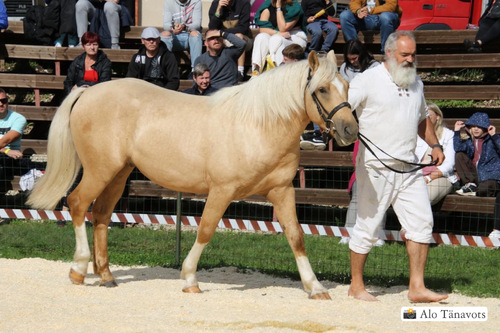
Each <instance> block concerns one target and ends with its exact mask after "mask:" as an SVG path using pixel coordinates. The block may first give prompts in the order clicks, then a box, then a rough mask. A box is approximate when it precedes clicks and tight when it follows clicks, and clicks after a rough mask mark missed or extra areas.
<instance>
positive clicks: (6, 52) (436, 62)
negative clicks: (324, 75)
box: [0, 44, 500, 75]
mask: <svg viewBox="0 0 500 333" xmlns="http://www.w3.org/2000/svg"><path fill="white" fill-rule="evenodd" d="M103 51H104V52H105V53H106V55H107V56H108V58H109V59H110V60H111V62H113V63H128V62H130V59H131V58H132V56H133V55H134V54H135V53H136V52H137V50H136V49H133V50H131V49H128V50H127V49H120V50H112V49H103ZM82 52H83V51H82V49H80V48H69V47H54V46H39V45H20V44H3V45H0V59H8V58H10V59H31V60H52V61H54V63H55V72H54V73H55V74H56V75H60V63H61V62H64V61H67V62H71V61H73V60H74V59H75V58H76V57H77V56H78V55H80V54H81V53H82ZM187 57H189V55H187ZM375 58H377V59H378V60H382V59H383V56H382V55H376V56H375ZM180 59H181V60H182V61H184V60H185V57H182V58H180ZM343 61H344V59H343V55H342V54H337V63H338V64H339V65H340V64H341V63H342V62H343ZM417 61H418V67H419V68H420V69H437V68H498V67H500V53H474V54H470V53H465V54H418V55H417Z"/></svg>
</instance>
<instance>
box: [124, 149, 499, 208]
mask: <svg viewBox="0 0 500 333" xmlns="http://www.w3.org/2000/svg"><path fill="white" fill-rule="evenodd" d="M299 165H300V167H299V173H300V172H303V169H304V168H308V167H350V168H352V167H353V164H352V152H332V151H301V154H300V162H299ZM301 169H302V170H301ZM129 196H132V197H134V196H137V197H161V198H170V199H175V198H177V192H175V191H171V190H169V189H165V188H163V187H161V186H159V185H157V184H155V183H153V182H151V181H149V180H132V181H131V183H130V188H129ZM182 197H183V199H197V200H204V199H206V195H202V194H193V193H182ZM350 199H351V198H350V195H349V193H348V192H347V189H323V188H305V187H296V188H295V200H296V203H297V204H309V205H320V206H331V207H333V206H336V207H342V208H345V207H347V206H348V205H349V202H350ZM241 201H245V202H256V203H264V202H267V201H266V199H265V198H264V197H262V196H260V195H253V196H250V197H247V198H244V199H242V200H241ZM494 204H495V198H480V197H465V196H460V195H457V194H448V195H447V196H446V197H445V198H444V200H443V201H442V202H440V203H438V204H437V205H436V206H435V209H436V210H439V211H449V212H468V213H485V214H493V213H494Z"/></svg>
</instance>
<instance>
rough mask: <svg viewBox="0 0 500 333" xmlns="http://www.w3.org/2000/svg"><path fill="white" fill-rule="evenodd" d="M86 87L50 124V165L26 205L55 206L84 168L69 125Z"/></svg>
mask: <svg viewBox="0 0 500 333" xmlns="http://www.w3.org/2000/svg"><path fill="white" fill-rule="evenodd" d="M84 91H85V88H79V89H76V90H74V91H73V92H71V94H70V95H68V97H66V99H64V101H63V103H62V104H61V106H60V107H59V109H58V110H57V112H56V114H55V115H54V118H53V120H52V123H51V125H50V131H49V138H48V143H47V168H46V169H45V174H44V175H43V177H41V178H40V179H39V181H37V182H36V184H35V186H34V188H33V190H32V191H31V193H30V195H29V198H28V200H27V202H26V203H27V204H28V205H29V206H31V207H33V208H36V209H54V208H55V207H56V205H57V204H58V202H59V200H60V199H61V198H62V197H63V196H65V195H66V193H67V191H68V190H69V188H70V187H71V185H72V184H73V182H74V181H75V179H76V176H77V175H78V172H79V171H80V168H81V162H80V159H79V157H78V154H77V152H76V149H75V146H74V143H73V138H72V136H71V131H70V127H69V125H70V124H69V120H70V115H71V110H72V108H73V106H74V104H75V103H76V102H77V100H78V98H80V96H81V95H82V94H83V92H84Z"/></svg>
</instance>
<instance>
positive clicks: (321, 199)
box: [0, 21, 500, 214]
mask: <svg viewBox="0 0 500 333" xmlns="http://www.w3.org/2000/svg"><path fill="white" fill-rule="evenodd" d="M9 23H10V26H9V28H8V29H7V31H5V32H3V33H2V34H3V36H4V37H5V40H6V41H8V43H7V44H3V45H0V60H10V59H29V60H42V61H49V62H53V66H54V68H53V73H52V74H19V73H0V86H2V87H7V88H18V89H31V90H33V91H35V96H38V97H36V98H35V105H11V106H10V107H11V109H13V110H15V111H17V112H19V113H21V114H23V115H25V116H26V118H27V119H28V120H29V121H46V122H49V121H51V119H52V117H53V115H54V113H55V111H56V108H57V107H56V106H43V105H41V104H42V103H41V101H40V92H41V91H45V90H51V91H59V92H62V90H63V81H64V78H65V76H64V75H63V73H61V68H62V64H63V63H65V62H70V61H72V60H73V59H74V58H75V57H76V56H77V55H79V54H80V53H81V52H82V50H81V49H75V48H65V47H63V48H55V47H52V46H38V45H24V44H19V43H17V42H15V41H16V40H20V39H19V36H22V35H23V30H22V22H20V21H13V22H9ZM142 29H143V27H131V30H130V31H129V32H127V33H126V34H125V36H124V39H123V45H124V46H125V47H131V46H134V47H137V46H138V45H139V40H140V33H141V32H142ZM414 33H415V37H416V39H417V43H418V46H419V54H418V56H417V61H418V66H419V68H420V69H431V70H439V69H455V68H471V69H473V68H479V69H484V68H500V53H482V54H466V53H463V46H462V42H463V40H464V38H468V39H471V38H473V37H474V35H475V33H476V32H475V31H471V30H454V31H415V32H414ZM359 37H360V39H361V40H362V41H363V42H365V43H367V44H368V45H372V46H373V45H375V46H376V45H377V44H380V35H379V34H378V33H373V32H362V33H360V34H359ZM344 43H345V41H344V39H343V35H342V32H340V34H339V37H338V39H337V41H336V42H335V48H336V52H337V62H338V63H339V64H340V63H342V61H343V57H342V55H341V53H340V52H339V51H338V50H339V49H341V47H342V45H343V44H344ZM494 45H496V44H494ZM374 49H376V47H375V48H374ZM435 50H439V51H436V52H434V51H435ZM104 51H105V52H106V54H107V55H108V57H109V58H110V60H111V61H112V62H113V63H123V64H126V63H128V62H129V61H130V59H131V57H132V55H133V54H134V53H135V52H136V48H128V49H127V48H123V49H121V50H110V49H104ZM421 51H423V52H421ZM433 52H434V53H433ZM376 57H377V58H378V59H379V60H381V58H382V55H380V54H376ZM178 59H179V60H180V61H179V63H180V64H181V65H182V64H186V60H185V59H187V58H186V57H185V56H184V57H182V56H181V57H179V58H178ZM113 79H119V77H114V78H113ZM190 86H191V81H188V80H182V81H181V88H180V89H186V88H188V87H190ZM424 89H425V95H426V98H427V99H442V100H446V99H450V100H451V99H457V100H495V99H498V98H499V94H500V85H484V84H444V85H443V84H426V85H425V87H424ZM458 119H462V118H447V119H445V121H446V124H447V126H448V127H450V128H452V126H453V124H454V122H455V121H456V120H458ZM491 120H492V124H493V125H495V126H497V128H500V117H499V118H492V119H491ZM23 148H24V149H26V148H30V149H32V150H33V151H35V152H36V153H38V154H43V153H46V141H45V140H44V139H23ZM299 165H300V167H299V170H298V172H299V178H300V185H299V187H297V188H296V202H297V203H299V204H312V205H323V206H339V207H347V205H348V204H349V201H350V196H349V194H348V193H347V190H345V189H320V188H307V187H305V181H304V177H305V176H304V170H305V169H307V168H318V167H320V168H331V167H344V168H352V167H353V165H352V152H345V151H301V157H300V163H299ZM129 194H130V196H141V197H172V198H174V197H176V193H174V192H172V191H170V190H168V189H164V188H162V187H160V186H158V185H156V184H154V183H152V182H150V181H148V180H133V181H132V182H131V184H130V191H129ZM183 197H184V198H186V199H202V198H205V196H204V195H195V194H189V193H183ZM245 200H246V201H250V202H264V201H265V198H263V197H261V196H252V197H249V198H246V199H245ZM438 205H439V209H440V210H442V211H462V212H471V213H488V214H492V213H493V209H494V198H476V197H462V196H458V195H455V194H450V195H448V196H447V197H446V198H445V199H444V200H443V202H442V203H440V204H438Z"/></svg>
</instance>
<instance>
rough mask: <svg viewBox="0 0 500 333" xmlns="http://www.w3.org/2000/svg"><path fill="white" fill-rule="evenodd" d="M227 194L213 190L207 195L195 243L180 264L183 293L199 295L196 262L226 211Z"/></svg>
mask: <svg viewBox="0 0 500 333" xmlns="http://www.w3.org/2000/svg"><path fill="white" fill-rule="evenodd" d="M228 192H229V191H224V190H223V189H217V190H216V189H213V190H211V191H210V193H209V194H208V197H207V202H206V204H205V209H204V210H203V214H202V216H201V222H200V226H199V228H198V233H197V236H196V241H195V242H194V244H193V247H192V248H191V250H190V251H189V254H188V255H187V257H186V259H184V262H183V263H182V271H181V278H182V279H184V280H186V282H185V284H184V287H183V288H182V291H183V292H186V293H201V290H200V287H199V286H198V279H197V278H196V269H197V267H198V261H199V260H200V256H201V253H202V252H203V249H204V248H205V246H207V244H208V242H209V241H210V239H212V237H213V235H214V233H215V229H216V227H217V224H218V223H219V221H220V219H221V218H222V215H223V214H224V212H225V211H226V208H227V206H228V205H229V203H230V202H231V200H232V199H233V195H232V193H231V194H230V193H228Z"/></svg>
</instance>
